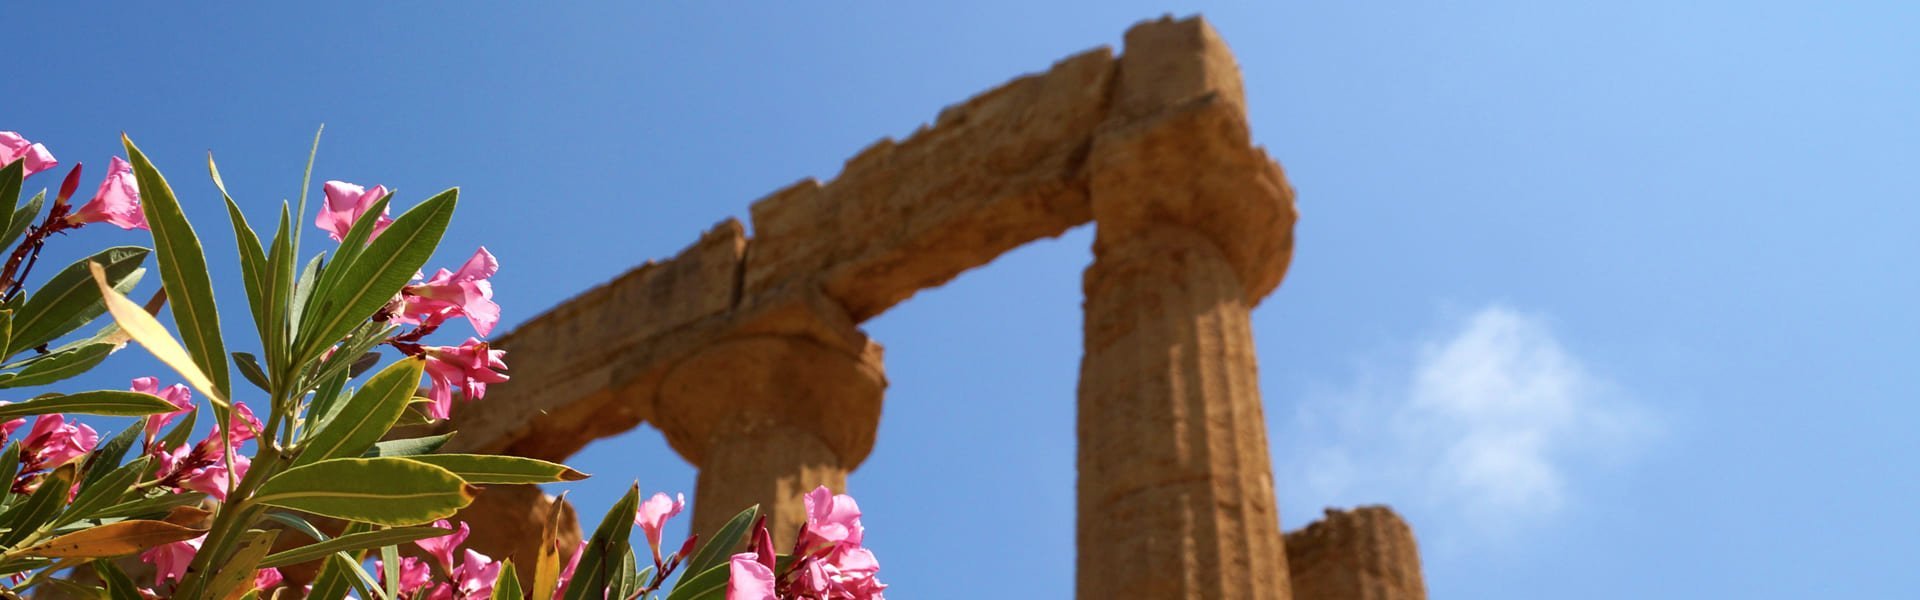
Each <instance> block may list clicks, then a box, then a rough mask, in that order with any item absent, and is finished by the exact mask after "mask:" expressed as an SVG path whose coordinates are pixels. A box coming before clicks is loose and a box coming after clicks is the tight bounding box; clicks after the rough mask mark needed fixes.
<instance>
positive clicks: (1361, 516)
mask: <svg viewBox="0 0 1920 600" xmlns="http://www.w3.org/2000/svg"><path fill="white" fill-rule="evenodd" d="M1287 564H1288V566H1289V567H1290V568H1291V569H1292V575H1293V597H1294V599H1295V600H1426V599H1427V588H1426V584H1425V583H1424V582H1423V581H1422V580H1421V578H1420V550H1419V548H1418V546H1417V545H1416V544H1415V543H1414V541H1413V529H1412V528H1410V527H1407V522H1406V521H1402V520H1400V515H1396V514H1394V513H1393V510H1392V509H1389V508H1387V507H1385V506H1363V507H1360V508H1356V509H1353V510H1350V511H1339V510H1333V509H1327V517H1326V518H1325V519H1321V520H1319V521H1315V522H1314V523H1313V524H1311V525H1308V526H1307V527H1306V528H1305V529H1301V530H1299V531H1295V532H1293V533H1289V534H1287Z"/></svg>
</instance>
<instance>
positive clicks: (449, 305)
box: [314, 181, 507, 419]
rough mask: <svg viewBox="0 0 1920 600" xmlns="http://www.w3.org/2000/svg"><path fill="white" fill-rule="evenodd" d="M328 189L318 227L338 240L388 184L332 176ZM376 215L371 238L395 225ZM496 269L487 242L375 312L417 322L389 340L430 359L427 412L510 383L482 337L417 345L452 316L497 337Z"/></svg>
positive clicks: (441, 415)
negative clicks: (447, 343) (461, 261)
mask: <svg viewBox="0 0 1920 600" xmlns="http://www.w3.org/2000/svg"><path fill="white" fill-rule="evenodd" d="M325 191H326V196H327V201H326V206H324V207H322V208H321V210H320V214H319V215H318V216H317V217H316V219H315V221H314V224H315V225H318V226H319V227H320V228H321V229H323V230H326V232H327V235H328V236H330V237H332V238H333V239H334V241H342V240H343V239H345V237H346V234H347V231H348V230H349V229H351V228H352V227H353V224H354V222H355V221H358V220H360V219H361V218H362V217H365V216H366V215H367V214H368V213H370V212H372V211H373V205H374V204H375V203H377V202H379V201H380V199H381V198H385V197H386V196H387V195H388V194H389V193H390V192H389V191H388V190H387V187H386V186H383V185H376V186H373V188H372V189H367V188H366V187H364V186H360V185H356V184H352V183H347V182H344V181H328V182H327V183H326V185H325ZM374 218H375V219H376V221H374V225H373V233H372V236H370V237H369V238H368V239H369V240H371V239H373V237H378V236H379V235H380V233H381V232H383V231H386V229H387V227H388V226H389V225H391V224H392V223H393V219H391V218H389V217H388V216H387V211H386V210H385V209H384V208H383V209H382V211H381V213H380V214H378V215H375V216H374ZM499 271H500V261H499V260H498V259H496V258H494V256H493V253H491V252H488V251H487V249H486V247H485V246H482V247H480V249H478V250H475V251H474V253H473V256H472V257H471V258H468V259H467V262H466V263H465V264H462V265H460V268H459V269H458V270H453V271H449V270H447V269H440V270H438V271H436V272H434V274H433V276H432V277H426V276H424V275H422V274H419V273H416V274H414V279H415V280H416V282H415V283H413V284H411V285H408V286H406V287H405V288H403V289H402V290H401V291H400V295H399V296H397V297H395V298H394V299H393V301H392V302H389V303H388V304H387V307H386V309H385V310H382V311H381V313H380V315H379V316H377V317H376V318H378V319H385V320H387V321H388V322H392V323H398V324H402V325H413V326H414V329H413V330H412V331H410V332H408V333H405V334H402V335H399V336H395V337H394V339H392V340H390V341H389V344H391V345H392V346H394V347H395V348H398V349H400V351H402V352H405V353H407V354H408V355H417V356H425V357H426V359H427V382H428V390H427V397H428V398H429V399H431V400H432V401H433V402H432V404H430V405H428V407H427V416H429V417H432V418H435V419H445V418H448V417H449V416H451V415H452V413H453V401H454V398H455V396H456V392H457V395H458V396H459V397H461V398H463V399H464V400H466V401H469V402H470V401H473V400H479V399H480V398H481V397H483V396H485V395H486V393H487V385H488V384H492V383H501V382H504V381H506V380H507V376H506V374H504V373H501V371H504V370H506V368H507V364H506V362H505V360H504V358H505V356H506V352H505V351H501V350H494V349H492V348H490V347H488V345H487V343H486V342H485V341H482V340H480V339H478V338H468V339H467V341H466V342H465V343H462V344H460V345H458V346H426V345H422V344H420V343H419V341H420V339H421V338H424V337H426V336H427V335H428V334H430V333H433V332H434V331H436V330H438V329H439V328H440V326H441V325H443V324H445V323H446V322H447V321H449V320H451V319H453V318H455V317H465V318H466V319H467V322H468V323H471V324H472V325H473V330H474V332H475V333H478V334H480V337H486V336H487V335H490V334H492V333H493V328H494V326H495V325H498V324H499V323H500V305H499V304H496V303H494V301H493V283H492V282H491V281H489V279H491V278H492V277H493V275H494V274H495V273H497V272H499Z"/></svg>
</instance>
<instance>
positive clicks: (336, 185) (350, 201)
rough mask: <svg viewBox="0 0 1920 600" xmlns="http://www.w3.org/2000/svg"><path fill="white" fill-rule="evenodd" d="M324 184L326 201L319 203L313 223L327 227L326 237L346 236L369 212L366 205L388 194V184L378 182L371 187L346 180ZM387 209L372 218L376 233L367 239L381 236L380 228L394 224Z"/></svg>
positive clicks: (371, 205) (338, 238)
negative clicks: (355, 222)
mask: <svg viewBox="0 0 1920 600" xmlns="http://www.w3.org/2000/svg"><path fill="white" fill-rule="evenodd" d="M323 188H324V190H325V191H326V195H327V203H326V205H325V206H322V207H320V214H319V215H318V216H316V217H314V221H313V224H314V225H319V226H320V228H321V229H325V230H327V237H330V238H333V241H336V242H338V241H341V240H343V239H345V238H346V237H347V230H349V229H352V228H353V223H354V221H358V220H360V217H362V216H365V215H366V214H367V209H370V208H373V203H375V202H379V201H380V199H381V198H385V197H386V196H387V186H384V185H376V186H373V189H371V190H369V189H366V188H363V187H360V186H358V185H354V184H351V183H347V182H345V181H329V182H327V183H326V185H325V186H323ZM387 212H388V211H387V210H386V209H382V210H381V211H380V215H379V216H378V217H375V218H376V219H378V220H376V221H374V222H373V235H370V236H368V237H367V239H368V240H372V239H373V238H375V237H379V236H380V232H382V231H386V230H387V226H388V225H392V224H393V219H391V218H388V217H387Z"/></svg>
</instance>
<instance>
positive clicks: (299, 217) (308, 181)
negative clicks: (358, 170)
mask: <svg viewBox="0 0 1920 600" xmlns="http://www.w3.org/2000/svg"><path fill="white" fill-rule="evenodd" d="M326 132H327V124H326V123H321V124H320V128H319V129H316V130H314V132H313V148H312V149H309V150H307V172H306V174H305V175H302V176H300V213H299V214H296V215H294V220H296V221H305V220H307V190H308V189H310V188H312V187H313V159H314V157H317V156H320V134H322V133H326ZM293 249H294V250H295V251H298V250H299V249H300V232H299V230H298V229H296V230H294V234H293Z"/></svg>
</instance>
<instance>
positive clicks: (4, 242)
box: [0, 191, 47, 252]
mask: <svg viewBox="0 0 1920 600" xmlns="http://www.w3.org/2000/svg"><path fill="white" fill-rule="evenodd" d="M46 203H47V193H46V192H45V191H41V192H40V193H38V194H34V195H33V199H32V200H28V201H27V203H26V204H25V205H22V206H20V207H19V208H16V209H14V211H13V219H12V220H10V221H8V222H7V229H6V231H4V232H0V252H4V251H6V250H5V249H8V248H12V247H13V243H14V242H15V241H18V240H19V239H20V236H22V235H25V234H26V233H27V228H28V227H31V226H32V225H33V220H34V218H36V217H39V216H40V207H41V206H43V205H45V204H46Z"/></svg>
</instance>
